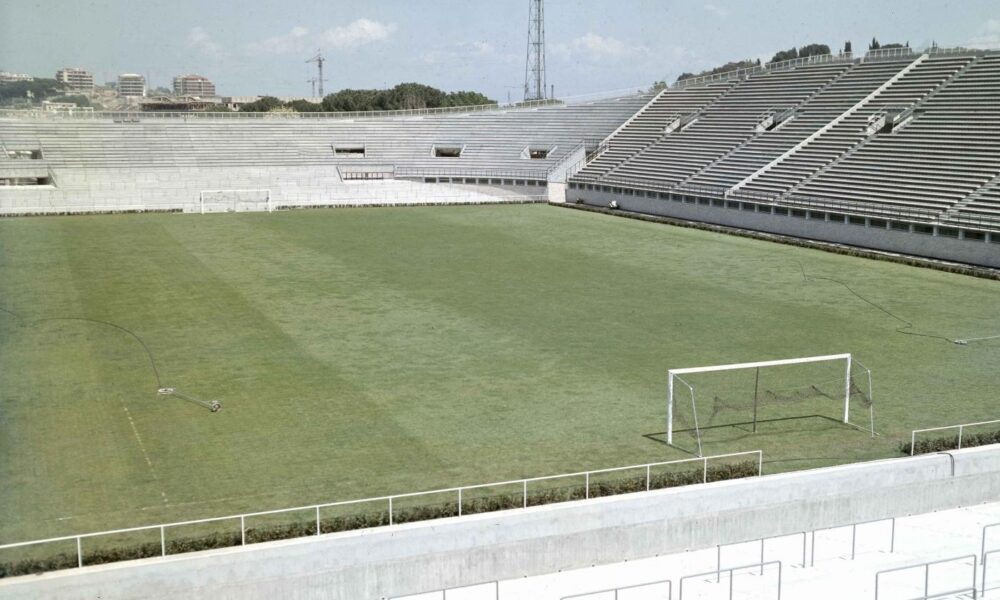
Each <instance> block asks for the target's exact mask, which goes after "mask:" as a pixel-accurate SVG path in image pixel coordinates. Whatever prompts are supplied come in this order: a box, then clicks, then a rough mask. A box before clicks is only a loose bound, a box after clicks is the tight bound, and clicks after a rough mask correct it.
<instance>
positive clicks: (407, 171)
mask: <svg viewBox="0 0 1000 600" xmlns="http://www.w3.org/2000/svg"><path fill="white" fill-rule="evenodd" d="M396 177H459V178H466V177H468V178H470V179H471V178H482V179H486V178H491V179H532V180H536V181H539V180H541V181H544V180H545V179H546V178H547V177H548V170H543V169H487V168H484V169H477V168H462V167H450V168H449V167H441V168H429V169H428V168H423V167H396Z"/></svg>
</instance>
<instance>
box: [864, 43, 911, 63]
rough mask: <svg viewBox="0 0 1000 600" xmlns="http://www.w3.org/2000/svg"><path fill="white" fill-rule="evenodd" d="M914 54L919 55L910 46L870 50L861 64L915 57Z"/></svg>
mask: <svg viewBox="0 0 1000 600" xmlns="http://www.w3.org/2000/svg"><path fill="white" fill-rule="evenodd" d="M914 54H918V52H917V51H916V50H914V49H913V48H910V47H909V46H904V47H902V48H879V49H878V50H869V51H868V52H865V55H864V57H863V58H862V59H861V62H870V61H874V60H884V59H887V58H899V57H906V56H913V55H914ZM919 54H923V52H919Z"/></svg>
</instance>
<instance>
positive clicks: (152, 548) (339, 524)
mask: <svg viewBox="0 0 1000 600" xmlns="http://www.w3.org/2000/svg"><path fill="white" fill-rule="evenodd" d="M705 475H706V474H705V473H704V472H703V471H702V467H701V466H699V467H698V468H696V469H688V470H685V471H678V472H675V473H653V474H652V475H651V477H650V481H649V489H652V490H657V489H663V488H669V487H678V486H683V485H691V484H696V483H701V482H702V480H703V478H704V477H705ZM755 475H757V462H756V461H744V462H739V463H733V464H727V465H719V466H710V467H709V468H708V472H707V478H708V481H722V480H725V479H738V478H741V477H752V476H755ZM645 490H646V477H645V476H637V477H625V478H619V479H614V480H607V481H597V482H591V484H590V494H589V495H590V497H591V498H597V497H600V496H615V495H618V494H629V493H633V492H642V491H645ZM586 497H587V490H586V488H585V486H584V485H583V484H579V485H569V486H563V487H555V488H547V489H544V490H537V491H532V492H529V494H528V500H527V503H528V506H539V505H542V504H552V503H556V502H568V501H570V500H582V499H584V498H586ZM523 504H524V497H523V496H522V494H520V493H511V494H498V495H493V496H483V497H479V498H472V499H465V500H464V501H463V502H462V514H476V513H486V512H494V511H500V510H509V509H512V508H521V507H522V505H523ZM392 516H393V518H392V521H393V523H410V522H414V521H427V520H431V519H442V518H446V517H455V516H458V504H457V503H456V502H450V503H439V504H430V505H422V506H415V507H406V508H396V509H394V510H393V515H392ZM388 524H389V512H388V511H387V510H382V511H371V512H367V513H358V514H351V515H344V516H337V517H328V518H324V519H321V520H320V532H321V533H334V532H337V531H350V530H353V529H365V528H369V527H380V526H383V525H388ZM245 534H246V543H248V544H256V543H259V542H269V541H274V540H284V539H289V538H298V537H305V536H310V535H316V523H315V521H304V522H298V523H287V524H282V525H272V526H267V527H251V528H247V530H246V532H245ZM239 545H241V540H240V533H239V531H235V532H227V533H213V534H211V535H204V536H199V537H188V538H179V539H174V540H167V542H166V551H167V554H181V553H184V552H196V551H199V550H211V549H214V548H226V547H230V546H239ZM160 554H161V548H160V543H159V542H150V543H145V544H136V545H131V546H120V547H116V548H104V549H95V550H89V551H88V550H87V549H86V541H84V553H83V564H84V565H99V564H104V563H111V562H118V561H123V560H135V559H139V558H148V557H151V556H160ZM75 566H77V557H76V555H75V554H66V553H61V554H58V555H55V556H52V557H49V558H34V559H25V560H21V561H17V562H0V578H3V577H13V576H15V575H28V574H32V573H43V572H45V571H55V570H59V569H69V568H73V567H75Z"/></svg>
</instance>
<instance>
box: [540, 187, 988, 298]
mask: <svg viewBox="0 0 1000 600" xmlns="http://www.w3.org/2000/svg"><path fill="white" fill-rule="evenodd" d="M549 206H555V207H559V208H571V209H574V210H582V211H584V212H592V213H600V214H604V215H611V216H614V217H621V218H624V219H635V220H637V221H648V222H650V223H661V224H664V225H675V226H677V227H688V228H691V229H702V230H705V231H714V232H716V233H725V234H728V235H735V236H739V237H746V238H755V239H759V240H767V241H769V242H776V243H779V244H787V245H789V246H799V247H801V248H813V249H816V250H824V251H826V252H833V253H834V254H845V255H847V256H858V257H862V258H871V259H874V260H885V261H889V262H894V263H900V264H904V265H909V266H912V267H923V268H925V269H935V270H938V271H945V272H947V273H958V274H960V275H970V276H972V277H981V278H983V279H994V280H997V281H1000V269H991V268H989V267H979V266H975V265H969V264H964V263H956V262H949V261H946V260H938V259H934V258H924V257H920V256H910V255H907V254H897V253H894V252H886V251H884V250H873V249H871V248H862V247H860V246H848V245H846V244H837V243H834V242H821V241H819V240H811V239H807V238H799V237H794V236H790V235H782V234H779V233H765V232H763V231H754V230H752V229H741V228H739V227H731V226H728V225H716V224H714V223H705V222H702V221H688V220H686V219H678V218H675V217H661V216H658V215H647V214H644V213H638V212H631V211H627V210H622V209H610V208H603V207H598V206H588V205H586V204H570V203H569V202H549Z"/></svg>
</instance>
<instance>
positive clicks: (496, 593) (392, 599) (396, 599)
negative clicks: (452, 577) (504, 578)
mask: <svg viewBox="0 0 1000 600" xmlns="http://www.w3.org/2000/svg"><path fill="white" fill-rule="evenodd" d="M486 585H492V586H493V600H500V582H499V581H496V580H494V581H487V582H485V583H470V584H469V585H460V586H457V587H451V588H444V589H437V590H431V591H429V592H417V593H415V594H404V595H402V596H389V599H388V600H403V599H404V598H412V597H414V596H426V595H428V594H436V593H440V594H441V600H448V592H454V591H455V590H465V589H469V588H474V587H483V586H486Z"/></svg>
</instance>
